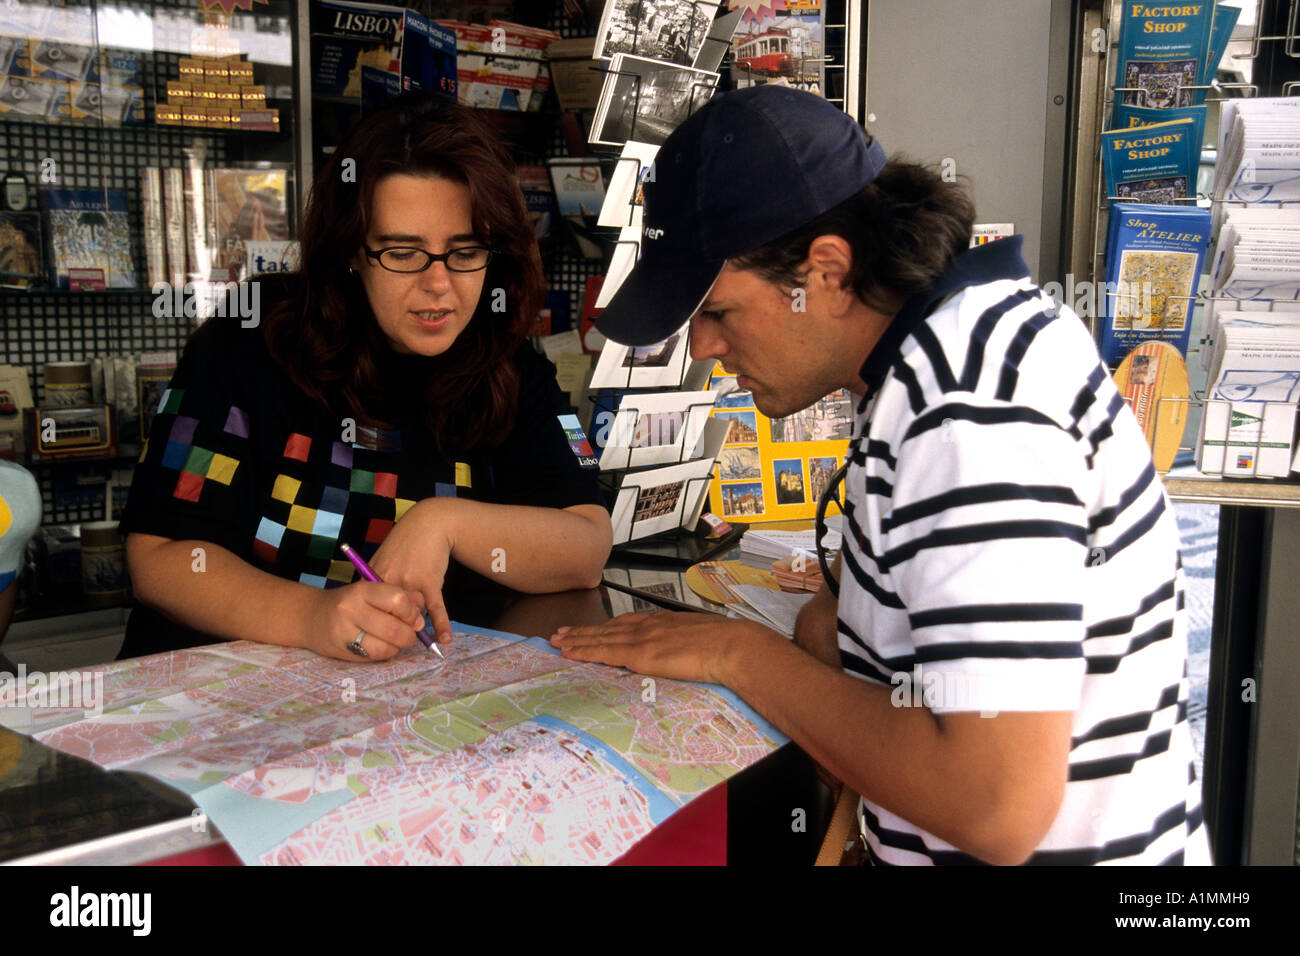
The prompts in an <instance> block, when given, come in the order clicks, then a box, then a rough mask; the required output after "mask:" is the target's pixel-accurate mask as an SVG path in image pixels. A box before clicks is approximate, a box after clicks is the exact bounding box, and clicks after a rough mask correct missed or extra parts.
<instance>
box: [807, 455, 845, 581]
mask: <svg viewBox="0 0 1300 956" xmlns="http://www.w3.org/2000/svg"><path fill="white" fill-rule="evenodd" d="M848 473H849V463H848V461H847V460H846V461H845V462H844V464H842V465H840V467H839V468H838V469H837V470H836V472H835V474H833V475H831V480H830V481H828V482H827V483H826V490H825V491H823V492H822V494H821V497H820V498H818V499H817V517H816V518H815V519H814V522H813V527H814V528H815V529H816V530H815V531H814V532H813V533H814V534H816V535H817V563H818V564H819V565H821V569H822V579H823V580H824V581H825V583H826V586H827V587H828V588H830V590H831V596H832V597H836V598H838V597H839V596H840V584H839V582H838V581H836V580H835V577H834V575H832V574H831V563H830V562H829V561H828V560H826V549H825V548H823V547H822V538H824V537H826V531H827V527H826V508H827V506H828V505H829V504H830V503H831V502H832V501H833V502H835V505H836V506H837V507H838V508H839V509H840V514H843V513H844V502H843V501H842V500H841V499H840V486H841V485H843V484H844V476H845V475H847V474H848Z"/></svg>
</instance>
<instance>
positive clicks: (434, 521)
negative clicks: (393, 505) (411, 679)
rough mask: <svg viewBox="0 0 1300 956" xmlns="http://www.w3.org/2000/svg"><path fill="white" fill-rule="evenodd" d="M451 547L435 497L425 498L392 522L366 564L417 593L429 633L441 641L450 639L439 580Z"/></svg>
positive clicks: (386, 581) (384, 576)
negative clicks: (431, 628)
mask: <svg viewBox="0 0 1300 956" xmlns="http://www.w3.org/2000/svg"><path fill="white" fill-rule="evenodd" d="M454 546H455V541H454V540H453V538H452V534H451V528H450V526H449V523H448V522H446V521H444V520H442V519H441V517H440V516H439V511H438V499H437V498H426V499H425V500H424V501H420V502H417V503H416V504H415V505H414V506H413V507H412V508H411V509H410V510H409V511H407V512H406V514H404V515H403V516H402V520H401V521H399V522H397V523H396V524H395V525H393V527H392V529H391V530H390V531H389V532H388V537H386V538H385V539H384V543H383V544H381V545H380V546H379V550H378V551H376V552H375V556H374V557H373V558H371V559H370V567H371V568H373V569H374V571H375V573H376V574H378V575H379V576H380V577H381V578H383V580H384V583H386V584H395V585H397V586H398V587H401V588H406V589H407V590H408V591H418V592H419V593H420V595H421V596H422V597H423V598H424V609H425V610H427V611H428V612H429V621H430V622H431V623H432V624H433V633H434V635H435V636H436V637H437V639H438V642H439V643H441V644H445V643H448V642H449V641H450V640H451V619H450V618H449V617H448V616H447V606H446V605H445V604H444V603H443V600H442V583H443V580H444V579H445V578H446V576H447V563H448V562H449V561H450V559H451V552H452V548H453V547H454Z"/></svg>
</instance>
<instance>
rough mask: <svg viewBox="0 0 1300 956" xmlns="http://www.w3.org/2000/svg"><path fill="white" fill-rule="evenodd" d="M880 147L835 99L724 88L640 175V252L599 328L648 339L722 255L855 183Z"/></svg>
mask: <svg viewBox="0 0 1300 956" xmlns="http://www.w3.org/2000/svg"><path fill="white" fill-rule="evenodd" d="M884 165H885V151H884V148H883V147H882V146H881V145H880V143H878V142H877V141H875V140H874V139H871V138H869V137H868V136H867V135H866V133H865V131H864V130H863V129H862V127H861V126H859V125H858V124H857V122H856V121H854V119H853V118H852V117H851V116H849V115H848V114H847V113H845V112H844V111H843V110H841V109H840V108H839V107H837V106H835V104H833V103H830V102H828V101H827V100H824V99H822V98H821V97H820V96H817V95H815V94H812V93H805V92H802V91H800V90H795V89H791V88H789V87H785V86H775V85H771V84H768V85H764V86H754V87H750V88H748V89H744V90H737V91H735V92H731V93H723V94H722V95H720V96H717V97H715V98H714V99H712V100H710V101H709V102H708V103H706V104H705V105H704V106H702V107H701V108H700V109H699V110H698V111H697V112H696V113H695V114H694V115H692V116H691V117H690V118H688V119H687V120H686V121H685V122H684V123H682V124H681V126H679V127H677V129H675V130H673V132H672V135H670V136H669V137H668V139H667V141H666V142H665V143H664V144H663V146H661V147H660V148H659V152H658V153H657V154H656V156H655V161H654V165H653V167H652V170H653V179H651V178H650V177H649V176H647V177H646V180H645V216H644V218H643V223H642V230H641V259H640V260H639V261H638V262H637V264H636V266H635V267H634V268H633V269H632V271H631V272H630V273H629V274H628V276H627V278H626V279H625V280H624V281H623V284H622V285H621V286H620V287H619V289H618V292H616V293H615V294H614V297H613V298H612V299H611V300H610V302H609V305H608V307H607V308H606V309H605V311H604V313H603V314H602V315H601V316H600V317H599V318H598V319H597V320H596V328H597V330H599V331H600V332H601V333H602V334H604V335H605V336H606V337H608V338H610V339H612V340H613V341H615V342H619V343H621V344H624V345H650V344H652V343H654V342H660V341H663V340H664V339H666V338H667V337H668V336H670V335H672V334H673V333H674V332H676V331H677V330H678V329H679V328H681V327H682V326H683V325H684V324H685V323H686V320H687V319H689V318H690V317H691V316H692V315H694V314H695V312H696V311H697V310H698V309H699V307H700V304H701V303H702V302H703V301H704V299H705V298H706V297H707V296H708V294H709V290H710V289H711V288H713V283H714V282H716V281H717V280H718V275H719V274H720V273H721V272H722V269H723V266H725V265H726V262H727V260H728V259H730V258H733V257H735V256H740V255H743V254H745V253H747V252H752V251H753V250H754V249H757V248H758V247H759V246H761V245H763V244H765V243H768V242H771V241H772V240H773V239H777V238H779V237H781V236H783V235H785V234H786V233H787V232H790V231H791V230H793V229H797V228H798V227H799V226H802V225H804V224H805V223H807V222H809V221H810V220H812V219H814V218H816V217H817V216H819V215H821V214H822V213H824V212H826V211H827V210H830V209H832V208H834V207H835V206H837V205H839V204H840V203H842V202H843V201H844V200H846V199H848V198H850V197H851V196H853V195H855V194H857V193H858V192H859V191H861V189H862V188H863V187H864V186H866V185H867V184H868V183H870V182H871V181H872V180H873V179H875V178H876V176H877V174H879V172H880V169H881V167H882V166H884Z"/></svg>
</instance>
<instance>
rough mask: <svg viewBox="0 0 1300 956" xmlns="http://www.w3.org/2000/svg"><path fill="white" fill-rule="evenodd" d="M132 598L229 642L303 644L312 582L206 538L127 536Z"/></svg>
mask: <svg viewBox="0 0 1300 956" xmlns="http://www.w3.org/2000/svg"><path fill="white" fill-rule="evenodd" d="M126 553H127V561H128V564H129V566H130V571H131V583H132V587H133V588H134V591H135V596H136V598H137V599H138V600H140V601H141V602H142V603H144V604H147V605H149V606H150V607H153V608H156V609H157V610H159V611H162V612H163V613H165V614H166V615H167V616H168V617H170V618H172V619H173V620H176V621H179V622H180V623H181V624H185V625H187V626H189V627H192V628H195V629H196V630H200V631H205V632H207V633H209V634H213V635H216V636H218V637H225V638H229V639H231V640H251V641H261V642H263V643H267V644H281V645H285V646H291V647H301V646H303V645H304V643H305V635H304V634H303V628H304V626H305V623H306V621H307V619H308V617H309V614H310V606H311V600H312V598H313V597H314V596H315V595H317V594H319V593H320V592H318V591H317V590H316V589H315V588H313V587H310V586H309V585H306V584H300V583H298V582H296V581H289V580H286V579H284V578H279V577H276V576H275V575H273V574H268V573H267V572H265V571H259V570H258V569H257V568H255V567H253V566H252V565H250V564H248V563H247V562H245V561H243V560H241V559H240V558H239V557H237V556H236V555H234V554H232V553H231V552H230V551H228V550H226V549H225V548H222V547H220V546H218V545H215V544H212V543H211V542H209V541H173V540H170V539H167V538H161V537H156V536H153V535H140V534H131V535H128V536H127V542H126Z"/></svg>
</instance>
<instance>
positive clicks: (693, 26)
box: [594, 0, 718, 66]
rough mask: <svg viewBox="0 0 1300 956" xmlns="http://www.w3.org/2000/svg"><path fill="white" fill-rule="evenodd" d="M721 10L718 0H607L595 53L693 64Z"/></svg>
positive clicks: (678, 63)
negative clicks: (716, 15) (626, 54)
mask: <svg viewBox="0 0 1300 956" xmlns="http://www.w3.org/2000/svg"><path fill="white" fill-rule="evenodd" d="M717 11H718V4H717V0H685V2H683V0H607V2H606V4H605V13H604V15H603V16H602V17H601V18H600V29H599V30H598V31H597V36H596V51H595V54H594V56H595V58H596V59H597V60H607V59H609V58H610V57H613V56H617V55H618V54H620V53H631V54H634V55H636V56H643V57H646V58H647V59H651V60H662V61H664V62H665V63H675V64H676V65H678V66H690V65H691V64H693V63H694V62H695V58H696V57H697V56H699V54H700V48H701V47H703V46H704V39H705V37H706V36H708V33H709V27H710V26H711V25H712V24H713V17H714V15H715V14H716V13H717Z"/></svg>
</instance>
